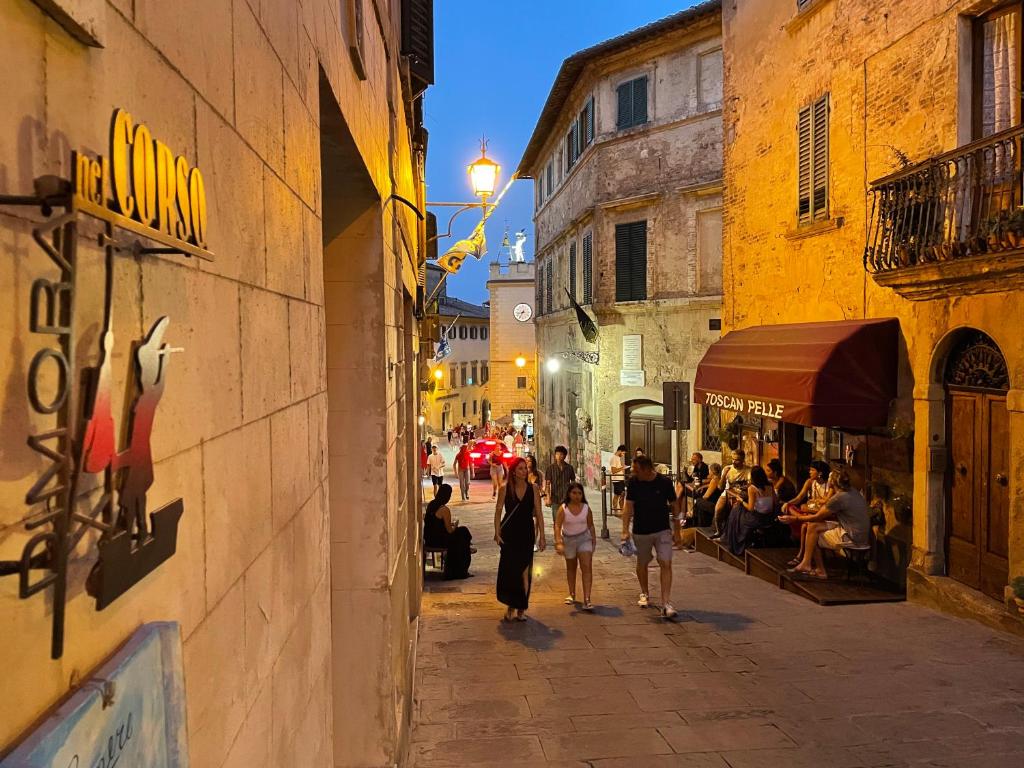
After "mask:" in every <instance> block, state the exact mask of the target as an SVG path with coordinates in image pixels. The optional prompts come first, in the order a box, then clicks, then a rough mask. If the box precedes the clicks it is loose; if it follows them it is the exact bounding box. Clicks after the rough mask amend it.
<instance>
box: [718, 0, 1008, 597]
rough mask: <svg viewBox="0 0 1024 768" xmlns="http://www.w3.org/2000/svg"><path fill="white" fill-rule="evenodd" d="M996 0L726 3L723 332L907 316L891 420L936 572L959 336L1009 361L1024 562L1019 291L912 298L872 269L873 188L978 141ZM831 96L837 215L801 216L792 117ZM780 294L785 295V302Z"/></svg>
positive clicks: (918, 542)
mask: <svg viewBox="0 0 1024 768" xmlns="http://www.w3.org/2000/svg"><path fill="white" fill-rule="evenodd" d="M993 5H994V3H991V2H968V1H964V2H956V3H944V2H937V1H936V0H900V1H895V0H894V1H891V2H888V3H885V4H883V6H880V5H879V4H878V3H872V2H867V0H816V1H815V2H812V3H811V4H809V5H808V7H807V8H806V9H805V10H803V11H798V10H797V9H796V7H795V4H786V3H726V4H725V11H724V20H723V29H724V38H725V73H726V74H725V83H726V91H725V104H726V109H725V115H724V121H725V148H726V153H725V189H726V198H725V222H724V264H723V271H724V281H725V285H726V299H725V307H724V313H723V323H724V325H725V328H724V329H723V330H728V329H730V328H740V327H745V326H751V325H759V324H770V323H777V322H780V321H786V322H801V321H811V320H838V319H844V318H847V319H852V318H872V317H898V318H899V320H900V325H901V329H902V338H901V343H900V375H899V393H898V399H897V401H896V402H895V403H894V404H893V407H892V412H891V419H890V420H891V422H892V423H893V424H899V423H902V424H906V425H908V426H909V425H914V426H915V427H916V432H915V439H914V457H913V466H914V472H913V474H911V473H904V475H903V477H902V478H901V479H899V480H898V481H897V482H899V483H900V484H901V485H902V487H901V488H900V489H899V490H901V491H903V492H905V493H907V494H910V493H912V495H913V500H914V510H913V517H914V522H913V549H914V562H915V564H916V567H918V568H920V569H921V570H922V572H924V573H930V574H941V573H942V572H943V569H944V567H945V565H944V557H945V556H944V547H945V543H944V541H945V539H944V537H945V533H944V531H945V516H946V511H945V510H946V501H945V491H944V480H943V478H944V474H945V461H946V460H945V456H946V453H945V449H946V445H945V440H946V438H945V434H946V427H945V405H944V401H945V395H944V392H943V388H942V384H941V383H942V366H943V364H944V359H945V354H947V353H948V346H949V342H950V338H951V333H952V332H953V331H955V330H956V329H960V328H976V329H979V330H983V331H984V332H985V333H987V334H988V335H989V336H991V337H992V338H993V339H995V341H996V342H997V343H998V344H999V347H1000V349H1001V351H1002V353H1003V355H1004V356H1005V358H1006V361H1007V364H1008V366H1009V370H1010V387H1011V389H1010V394H1009V410H1010V412H1011V413H1010V429H1011V437H1010V445H1011V452H1012V457H1011V468H1010V470H1011V471H1010V473H1009V477H1010V478H1011V480H1010V489H1009V490H1010V499H1011V501H1010V504H1011V510H1010V541H1009V552H1010V557H1009V559H1010V575H1011V577H1012V576H1013V575H1016V574H1019V573H1022V572H1024V496H1021V493H1020V489H1019V481H1018V480H1016V478H1020V477H1022V476H1024V449H1021V447H1020V446H1021V445H1022V444H1024V443H1022V440H1021V435H1024V414H1022V413H1021V412H1020V410H1019V409H1020V403H1021V395H1020V390H1021V388H1022V387H1024V345H1022V343H1021V341H1020V333H1019V322H1018V321H1017V319H1016V317H1015V316H1014V315H1013V313H1012V312H1008V311H1007V309H1006V308H1007V301H1008V300H1010V299H1012V298H1013V297H1014V296H1015V295H1016V294H1008V293H1005V292H1004V293H989V294H981V293H966V294H965V292H963V291H950V292H949V293H948V294H947V295H945V296H943V297H940V298H935V299H932V300H929V301H909V300H907V299H903V298H901V297H900V296H898V295H897V294H896V293H895V292H894V291H892V290H891V289H888V288H884V287H882V286H880V285H878V284H877V283H876V282H875V280H873V279H872V278H871V276H869V275H868V273H867V272H866V271H865V269H864V266H863V255H864V246H865V232H866V225H867V218H868V215H869V211H870V208H869V206H870V202H871V201H870V197H869V196H868V195H867V194H866V191H867V185H868V184H869V182H870V181H871V180H873V179H876V178H879V177H881V176H884V175H886V174H888V173H890V172H892V171H894V170H896V169H897V168H898V167H899V155H903V156H905V157H907V158H909V159H910V160H911V161H912V162H918V161H922V160H925V159H927V158H928V157H931V156H933V155H935V154H937V153H940V152H943V151H946V150H951V149H954V148H955V147H957V146H959V145H961V144H963V143H966V142H967V141H969V139H970V136H969V132H968V130H967V128H968V127H969V125H970V119H969V115H970V109H969V107H970V90H971V87H970V70H969V62H970V59H971V57H970V30H971V27H970V24H969V16H970V15H971V14H974V13H978V12H982V11H984V10H987V9H989V8H991V7H992V6H993ZM826 92H827V93H828V94H829V101H830V110H831V111H830V126H829V174H828V178H829V192H828V201H829V218H828V220H827V221H825V222H822V223H819V224H816V225H812V226H809V227H800V226H798V224H797V221H796V202H797V201H796V189H797V180H796V131H795V125H796V117H797V113H798V110H799V109H800V108H801V107H803V106H805V105H807V104H809V103H810V102H811V101H813V100H814V99H817V98H819V97H820V96H821V95H822V94H824V93H826ZM780 290H784V291H785V292H786V293H787V295H788V296H789V298H787V299H786V300H785V301H784V302H780V301H779V299H778V295H779V292H780Z"/></svg>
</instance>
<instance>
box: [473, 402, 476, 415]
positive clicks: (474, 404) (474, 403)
mask: <svg viewBox="0 0 1024 768" xmlns="http://www.w3.org/2000/svg"><path fill="white" fill-rule="evenodd" d="M473 415H474V416H476V400H474V401H473Z"/></svg>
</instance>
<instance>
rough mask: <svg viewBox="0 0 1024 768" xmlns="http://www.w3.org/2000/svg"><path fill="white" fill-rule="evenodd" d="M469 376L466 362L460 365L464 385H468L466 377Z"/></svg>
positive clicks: (460, 377)
mask: <svg viewBox="0 0 1024 768" xmlns="http://www.w3.org/2000/svg"><path fill="white" fill-rule="evenodd" d="M467 378H468V373H467V370H466V364H465V363H463V364H462V365H461V366H460V370H459V381H461V382H462V386H466V379H467Z"/></svg>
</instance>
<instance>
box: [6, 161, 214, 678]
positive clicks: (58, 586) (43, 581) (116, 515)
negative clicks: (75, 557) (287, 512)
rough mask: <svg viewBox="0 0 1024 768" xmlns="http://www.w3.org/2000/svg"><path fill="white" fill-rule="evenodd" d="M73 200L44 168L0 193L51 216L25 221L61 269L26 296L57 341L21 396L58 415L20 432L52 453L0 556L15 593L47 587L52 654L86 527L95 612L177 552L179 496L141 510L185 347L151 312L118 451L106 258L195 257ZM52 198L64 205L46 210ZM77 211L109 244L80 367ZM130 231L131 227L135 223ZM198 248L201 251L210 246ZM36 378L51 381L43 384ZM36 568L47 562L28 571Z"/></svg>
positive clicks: (40, 328) (39, 325)
mask: <svg viewBox="0 0 1024 768" xmlns="http://www.w3.org/2000/svg"><path fill="white" fill-rule="evenodd" d="M81 202H82V201H81V199H80V197H79V195H78V194H76V193H74V192H73V187H72V184H71V182H69V181H67V180H64V179H58V178H56V177H52V176H47V177H41V178H39V179H36V182H35V194H34V195H24V196H13V195H7V196H0V205H25V206H35V207H39V208H40V210H41V212H42V214H43V216H46V217H48V220H47V221H46V222H44V223H42V224H40V225H39V226H37V227H35V228H34V229H33V230H32V236H33V239H34V241H35V242H36V243H37V244H38V245H39V247H40V248H41V249H42V251H43V252H44V253H45V254H46V255H47V257H48V258H49V259H50V261H51V262H52V264H53V265H54V266H56V267H57V269H58V270H59V271H60V277H59V278H58V279H56V280H51V279H49V278H47V277H39V278H37V279H36V280H35V281H34V282H33V283H32V287H31V294H30V302H29V308H30V315H29V330H30V331H31V332H32V333H34V334H40V335H42V336H44V337H47V338H50V339H52V342H53V343H52V344H51V345H50V346H46V347H44V348H43V349H41V350H39V352H37V353H36V355H35V357H33V359H32V361H31V363H30V364H29V369H28V399H29V402H30V404H31V406H32V408H33V410H34V411H36V413H38V414H40V415H42V416H52V417H53V418H54V421H53V423H52V425H51V426H50V427H49V428H47V429H44V430H43V431H41V432H39V433H37V434H33V435H29V437H28V444H29V446H30V447H31V448H32V450H34V451H36V452H37V453H38V454H40V455H41V456H42V457H44V458H45V459H46V460H47V461H48V462H49V463H48V465H47V467H46V468H45V469H44V470H43V471H42V473H41V474H40V476H39V477H38V478H37V479H36V481H35V483H33V485H32V487H31V488H30V489H29V490H28V492H27V493H26V495H25V503H26V504H27V505H28V506H29V507H30V508H32V509H31V511H30V513H29V515H28V516H27V518H26V520H25V523H24V525H25V528H26V530H28V531H30V532H33V531H38V532H36V533H34V534H33V535H32V536H31V537H30V538H29V539H28V541H27V542H25V545H24V547H23V548H22V555H21V558H20V559H19V560H14V561H4V562H0V575H15V574H16V575H17V576H18V595H19V597H21V598H22V599H25V598H28V597H31V596H32V595H34V594H36V593H38V592H41V591H43V590H45V589H48V588H49V587H53V631H52V637H51V647H50V651H51V656H52V658H54V659H58V658H60V657H61V656H62V655H63V650H64V624H65V604H66V599H67V587H68V584H67V579H68V562H69V559H70V557H71V555H72V553H73V552H75V550H76V547H77V546H78V545H79V543H80V542H81V541H82V539H83V537H84V536H85V534H86V533H88V532H89V531H90V530H95V531H98V532H99V533H100V536H99V540H98V543H97V548H98V551H99V557H98V560H97V562H96V564H95V565H94V566H93V569H92V572H91V573H90V575H89V578H88V579H87V582H86V590H87V592H88V593H89V594H90V595H92V596H93V597H95V598H96V609H97V610H102V609H103V608H105V607H106V606H107V605H109V604H110V603H111V602H112V601H113V600H115V599H116V598H117V597H119V596H120V595H122V594H124V592H126V591H127V590H128V589H130V588H131V587H132V586H133V585H134V584H136V583H138V581H140V580H141V579H142V578H143V577H144V576H146V575H147V574H148V573H150V572H152V571H153V570H154V569H155V568H157V567H158V566H159V565H160V564H161V563H162V562H164V561H165V560H167V559H168V558H169V557H170V556H171V555H173V554H174V552H175V548H176V540H177V528H178V521H179V519H180V518H181V515H182V513H183V511H184V507H183V503H182V500H181V499H176V500H174V501H172V502H170V503H169V504H167V505H166V506H164V507H162V508H161V509H158V510H156V511H155V512H153V513H152V514H150V515H149V519H148V520H147V514H146V512H147V507H146V493H147V491H148V490H149V488H150V486H151V485H152V483H153V462H152V454H151V450H150V438H151V435H152V427H153V418H154V414H155V411H156V407H157V405H158V403H159V402H160V398H161V396H162V394H163V390H164V385H165V383H166V363H167V355H168V354H170V353H172V352H179V351H181V350H179V349H173V348H170V347H168V346H167V344H165V343H164V341H163V338H164V335H165V333H166V331H167V327H168V324H169V320H168V319H167V318H166V317H161V318H159V319H158V320H157V321H156V323H154V325H153V327H152V328H151V329H150V332H149V334H147V336H146V338H145V339H144V340H143V341H141V342H140V343H138V344H137V345H136V346H135V349H134V353H133V358H134V361H135V366H134V372H133V376H130V377H129V379H130V382H129V387H131V388H132V392H133V393H134V397H132V396H129V397H128V398H126V400H127V402H128V409H127V412H126V419H127V423H128V428H127V430H126V434H127V447H126V448H125V449H124V450H121V451H118V449H117V441H116V438H115V424H114V417H113V414H112V413H111V403H112V393H111V372H110V364H111V355H112V352H113V345H114V328H113V290H114V289H113V261H114V259H115V258H116V257H117V256H118V255H128V256H138V255H143V254H165V253H181V254H184V255H197V254H196V251H197V250H199V249H197V248H196V247H195V246H194V245H193V244H190V243H186V242H182V243H180V244H178V245H180V247H178V246H177V245H175V243H174V241H173V240H170V239H169V238H163V240H162V243H163V244H164V245H166V246H167V247H162V248H146V247H143V246H142V245H141V244H140V243H138V242H133V243H121V242H118V241H117V240H115V239H114V236H113V234H114V228H115V226H120V223H119V221H118V220H117V219H116V218H114V217H111V216H109V215H107V214H106V213H103V212H102V211H101V213H96V212H94V211H93V210H92V209H87V208H85V207H83V206H81ZM94 207H95V208H100V207H101V206H99V205H98V204H97V205H95V206H94ZM55 208H58V209H63V211H64V212H63V213H61V214H60V215H57V216H53V212H54V209H55ZM80 212H84V213H87V214H89V215H91V216H94V217H95V218H98V219H101V220H102V221H104V222H105V225H104V233H103V234H102V235H100V238H99V244H100V245H101V246H102V247H103V248H104V251H105V267H106V270H105V278H104V283H105V285H104V289H103V290H104V294H103V295H104V315H105V322H104V332H103V334H102V337H101V356H100V364H99V365H98V366H97V367H95V368H85V369H83V370H79V368H78V366H77V363H76V360H77V359H78V358H77V355H76V349H75V347H76V343H77V333H76V327H77V324H76V313H75V301H76V297H77V294H78V290H79V279H80V275H79V272H78V237H79V232H78V216H79V213H80ZM101 214H102V215H101ZM51 216H52V218H50V217H51ZM128 229H129V230H130V231H132V232H136V233H138V232H137V227H134V226H133V227H129V228H128ZM147 236H149V235H148V234H147ZM203 254H205V257H207V258H208V257H209V254H208V253H207V252H205V251H203ZM45 370H50V371H52V379H53V380H55V381H56V391H55V393H54V394H52V395H48V396H47V397H45V398H44V397H43V395H42V392H43V391H49V389H52V388H53V387H52V386H49V382H50V381H51V376H48V375H47V374H46V373H44V371H45ZM44 382H46V383H47V384H48V386H47V387H44V386H42V384H43V383H44ZM101 472H102V473H103V484H102V493H101V494H100V497H99V499H98V500H94V497H90V496H89V494H87V493H84V492H82V490H81V485H82V483H81V482H80V481H81V479H82V475H83V474H86V475H94V474H97V473H101ZM33 571H48V572H47V573H45V575H41V576H37V577H34V575H33V573H32V572H33ZM33 579H34V580H33Z"/></svg>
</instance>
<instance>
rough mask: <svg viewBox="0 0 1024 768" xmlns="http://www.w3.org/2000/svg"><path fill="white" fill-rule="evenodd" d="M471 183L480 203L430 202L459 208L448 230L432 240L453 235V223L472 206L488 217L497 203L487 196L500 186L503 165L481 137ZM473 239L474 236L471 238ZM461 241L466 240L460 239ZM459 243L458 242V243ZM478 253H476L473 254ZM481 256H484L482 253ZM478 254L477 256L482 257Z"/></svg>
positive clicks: (470, 175)
mask: <svg viewBox="0 0 1024 768" xmlns="http://www.w3.org/2000/svg"><path fill="white" fill-rule="evenodd" d="M467 170H468V171H469V183H470V185H471V186H472V187H473V194H474V195H476V196H477V197H479V198H480V202H479V203H449V202H436V203H431V202H428V203H427V205H428V206H436V207H441V208H458V210H457V211H455V213H453V214H452V217H451V218H450V219H449V220H448V231H447V232H443V233H441V234H438V235H434V236H433V237H432V238H430V239H431V240H440V239H441V238H443V237H451V236H452V224H453V223H454V222H455V219H456V217H457V216H458V215H459V214H460V213H463V212H465V211H468V210H470V209H472V208H482V209H483V218H484V220H486V219H487V216H488V214H489V213H490V211H491V210H492V209H493V208H494V207H495V205H496V204H495V203H489V202H487V198H489V197H493V195H494V190H495V189H497V187H498V174H499V173H500V172H501V166H500V165H498V164H497V163H496V162H494V161H493V160H492V159H491V158H489V157H488V156H487V139H480V157H479V158H478V159H477V160H475V161H474V162H472V163H470V164H469V168H468V169H467ZM470 239H472V238H470ZM459 242H460V243H462V242H466V241H461V240H460V241H459ZM456 245H458V244H456ZM473 255H474V256H475V255H476V254H475V253H474V254H473ZM480 256H483V254H482V253H481V254H480ZM480 256H478V257H477V258H480Z"/></svg>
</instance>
